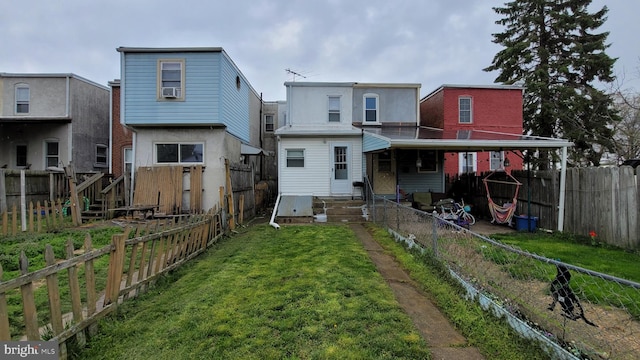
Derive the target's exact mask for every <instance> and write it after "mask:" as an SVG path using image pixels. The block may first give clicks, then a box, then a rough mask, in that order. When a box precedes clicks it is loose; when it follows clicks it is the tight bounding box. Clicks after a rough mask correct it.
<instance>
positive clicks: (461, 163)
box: [458, 152, 478, 174]
mask: <svg viewBox="0 0 640 360" xmlns="http://www.w3.org/2000/svg"><path fill="white" fill-rule="evenodd" d="M467 156H470V157H471V161H472V164H473V166H472V171H468V170H466V168H467V167H468V166H465V160H466V158H467ZM475 172H478V154H477V153H475V152H461V153H458V173H460V174H468V173H475Z"/></svg>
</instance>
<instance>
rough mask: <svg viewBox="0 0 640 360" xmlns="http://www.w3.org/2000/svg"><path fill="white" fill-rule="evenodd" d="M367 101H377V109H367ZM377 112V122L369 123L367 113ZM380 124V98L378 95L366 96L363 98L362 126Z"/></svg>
mask: <svg viewBox="0 0 640 360" xmlns="http://www.w3.org/2000/svg"><path fill="white" fill-rule="evenodd" d="M367 99H375V101H376V107H375V109H368V108H367ZM371 110H373V111H375V112H376V119H375V121H367V111H371ZM379 123H380V96H378V94H364V95H363V96H362V124H379Z"/></svg>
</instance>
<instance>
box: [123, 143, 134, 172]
mask: <svg viewBox="0 0 640 360" xmlns="http://www.w3.org/2000/svg"><path fill="white" fill-rule="evenodd" d="M123 160H124V171H125V172H126V173H128V174H131V169H132V168H133V150H132V149H131V148H125V149H124V156H123Z"/></svg>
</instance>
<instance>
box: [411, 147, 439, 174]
mask: <svg viewBox="0 0 640 360" xmlns="http://www.w3.org/2000/svg"><path fill="white" fill-rule="evenodd" d="M416 167H417V168H418V172H421V173H423V172H436V171H438V152H437V151H436V150H418V159H417V160H416Z"/></svg>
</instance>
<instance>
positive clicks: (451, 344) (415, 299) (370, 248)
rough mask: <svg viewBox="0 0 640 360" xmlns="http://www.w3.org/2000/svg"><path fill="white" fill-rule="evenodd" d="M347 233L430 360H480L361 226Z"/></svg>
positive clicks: (475, 352) (352, 226)
mask: <svg viewBox="0 0 640 360" xmlns="http://www.w3.org/2000/svg"><path fill="white" fill-rule="evenodd" d="M351 229H352V230H353V232H354V233H355V234H356V236H357V237H358V239H360V241H361V242H362V244H363V246H364V248H365V250H366V251H367V253H368V254H369V257H370V258H371V261H372V262H373V263H374V264H375V265H376V268H377V269H378V272H379V273H380V275H382V277H383V278H384V279H385V280H386V281H387V283H388V284H389V286H390V287H391V290H392V291H393V294H394V296H395V298H396V300H397V301H398V303H399V304H400V306H401V307H402V309H403V310H404V311H405V312H406V313H407V315H409V317H410V318H411V320H412V321H413V324H414V325H415V327H416V328H417V329H418V331H419V333H420V334H421V335H422V337H423V338H424V339H425V341H426V342H427V344H429V348H430V351H431V354H432V358H434V359H455V360H474V359H484V357H483V356H482V354H480V351H479V350H478V349H477V348H475V347H471V346H468V345H467V340H466V339H465V338H464V337H463V336H462V335H461V334H460V333H458V332H457V331H456V330H455V328H454V327H453V326H452V325H451V323H449V320H448V319H447V318H446V317H445V316H444V315H443V314H442V313H441V312H440V310H439V309H438V308H437V307H436V306H435V305H434V304H433V302H432V300H431V299H430V298H429V297H428V296H427V295H426V294H424V293H422V292H421V291H420V290H419V289H418V287H417V286H416V284H415V283H414V282H413V281H412V280H411V278H410V277H409V275H408V274H407V273H406V272H405V271H404V270H403V269H402V268H401V267H400V265H399V264H398V263H397V262H396V260H395V258H394V257H393V256H390V255H388V254H386V253H385V252H384V250H383V248H382V247H381V246H380V245H379V244H378V243H377V242H376V241H375V240H373V237H372V236H371V234H369V232H368V231H367V230H366V229H365V228H364V227H363V226H362V225H361V224H352V225H351Z"/></svg>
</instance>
